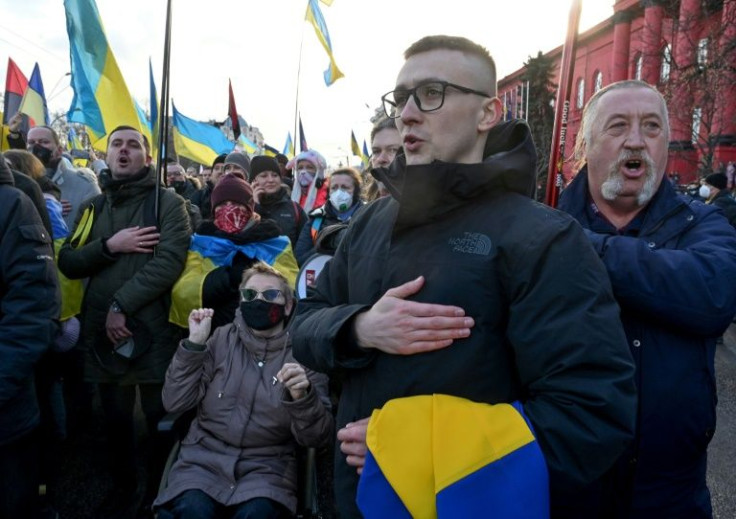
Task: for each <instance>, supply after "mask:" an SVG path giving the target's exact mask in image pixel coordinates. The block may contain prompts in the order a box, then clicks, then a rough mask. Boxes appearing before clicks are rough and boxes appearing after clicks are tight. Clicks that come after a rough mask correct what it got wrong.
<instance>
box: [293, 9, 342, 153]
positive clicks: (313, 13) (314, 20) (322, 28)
mask: <svg viewBox="0 0 736 519" xmlns="http://www.w3.org/2000/svg"><path fill="white" fill-rule="evenodd" d="M306 19H307V21H308V22H309V23H311V24H312V26H313V27H314V32H315V33H316V34H317V39H318V40H319V42H320V43H321V44H322V47H324V49H325V52H327V56H328V57H329V58H330V66H329V67H327V70H325V72H324V76H325V84H326V85H327V86H330V85H331V84H332V83H334V82H335V81H337V80H338V79H340V78H341V77H343V76H344V74H343V73H342V72H341V71H340V69H339V68H337V63H335V57H334V56H333V55H332V42H330V33H329V32H328V30H327V24H326V23H325V18H324V16H322V11H321V10H320V8H319V4H318V3H317V0H309V5H308V6H307V16H306ZM302 151H304V150H302Z"/></svg>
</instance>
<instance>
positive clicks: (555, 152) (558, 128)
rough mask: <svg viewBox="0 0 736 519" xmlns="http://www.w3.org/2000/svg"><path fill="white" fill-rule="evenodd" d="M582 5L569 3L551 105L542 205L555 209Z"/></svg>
mask: <svg viewBox="0 0 736 519" xmlns="http://www.w3.org/2000/svg"><path fill="white" fill-rule="evenodd" d="M582 3H583V2H582V0H572V5H571V6H570V17H569V19H568V21H567V38H566V39H565V45H564V47H563V48H562V63H561V65H560V83H559V86H558V88H557V99H556V101H555V124H554V129H553V131H552V149H551V151H550V157H549V170H548V172H547V191H546V195H545V203H546V204H547V205H548V206H550V207H557V199H558V198H559V196H560V188H561V187H562V166H563V164H564V161H565V141H566V139H567V117H568V115H569V112H570V94H571V93H572V81H573V72H574V69H575V54H576V50H577V45H578V25H579V24H580V10H581V8H582Z"/></svg>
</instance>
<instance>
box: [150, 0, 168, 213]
mask: <svg viewBox="0 0 736 519" xmlns="http://www.w3.org/2000/svg"><path fill="white" fill-rule="evenodd" d="M164 34H165V37H164V60H163V61H164V66H163V72H162V74H161V100H160V101H159V109H158V114H159V123H158V157H157V165H156V167H157V170H156V187H155V189H156V196H155V202H154V214H155V215H156V221H158V211H159V192H160V190H161V187H160V184H161V182H162V181H163V180H164V172H165V169H164V168H165V162H166V161H165V160H164V153H165V150H166V146H167V144H168V137H169V75H170V74H169V71H170V65H171V0H167V5H166V29H165V33H164Z"/></svg>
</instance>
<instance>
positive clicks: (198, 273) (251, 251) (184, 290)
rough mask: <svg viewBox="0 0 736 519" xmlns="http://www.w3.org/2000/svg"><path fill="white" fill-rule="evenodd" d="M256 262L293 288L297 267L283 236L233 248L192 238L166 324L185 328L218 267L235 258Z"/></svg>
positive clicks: (210, 239) (222, 242)
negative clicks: (204, 287) (211, 275)
mask: <svg viewBox="0 0 736 519" xmlns="http://www.w3.org/2000/svg"><path fill="white" fill-rule="evenodd" d="M238 252H241V253H242V254H244V255H245V256H246V257H248V258H252V259H254V260H260V261H263V262H264V263H267V264H268V265H271V266H272V267H273V268H275V269H276V270H278V271H279V272H280V273H281V274H283V275H284V277H286V279H287V280H288V281H289V285H291V287H292V288H293V287H294V286H295V284H296V277H297V274H298V273H299V267H298V266H297V264H296V259H295V258H294V253H293V251H292V249H291V241H290V240H289V238H288V237H286V236H276V237H275V238H270V239H268V240H264V241H260V242H253V243H246V244H244V245H237V244H235V243H233V242H231V241H230V240H228V239H225V238H218V237H215V236H204V235H201V234H196V233H195V234H194V235H192V241H191V245H190V246H189V252H188V253H187V262H186V265H185V266H184V272H182V274H181V276H180V277H179V280H178V281H177V282H176V283H175V284H174V287H173V288H172V289H171V310H170V312H169V321H170V322H172V323H174V324H176V325H178V326H181V327H182V328H186V327H187V326H188V324H187V319H188V318H189V314H190V313H191V311H192V310H194V309H195V308H201V307H202V287H203V286H204V280H205V278H206V277H207V274H209V273H210V272H212V271H213V270H215V269H216V268H218V267H222V266H229V265H232V262H233V258H234V257H235V254H236V253H238Z"/></svg>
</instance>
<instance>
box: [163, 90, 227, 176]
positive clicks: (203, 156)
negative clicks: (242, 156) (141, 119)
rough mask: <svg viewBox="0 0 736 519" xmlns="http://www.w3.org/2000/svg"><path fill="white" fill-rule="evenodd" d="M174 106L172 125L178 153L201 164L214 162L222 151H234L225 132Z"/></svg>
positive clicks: (175, 147)
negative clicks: (182, 112)
mask: <svg viewBox="0 0 736 519" xmlns="http://www.w3.org/2000/svg"><path fill="white" fill-rule="evenodd" d="M172 106H173V108H174V117H173V121H172V126H173V129H174V149H175V150H176V153H177V155H181V156H182V157H186V158H188V159H190V160H193V161H194V162H198V163H199V164H212V162H214V160H215V159H216V158H217V156H218V155H220V154H221V153H230V152H231V151H233V148H234V146H233V143H232V142H230V141H229V140H227V137H225V134H223V133H222V132H221V131H220V130H219V129H217V128H215V127H214V126H212V125H211V124H207V123H200V122H198V121H195V120H194V119H190V118H189V117H186V116H184V115H182V114H181V113H179V112H178V111H177V110H176V105H174V104H173V103H172Z"/></svg>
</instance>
